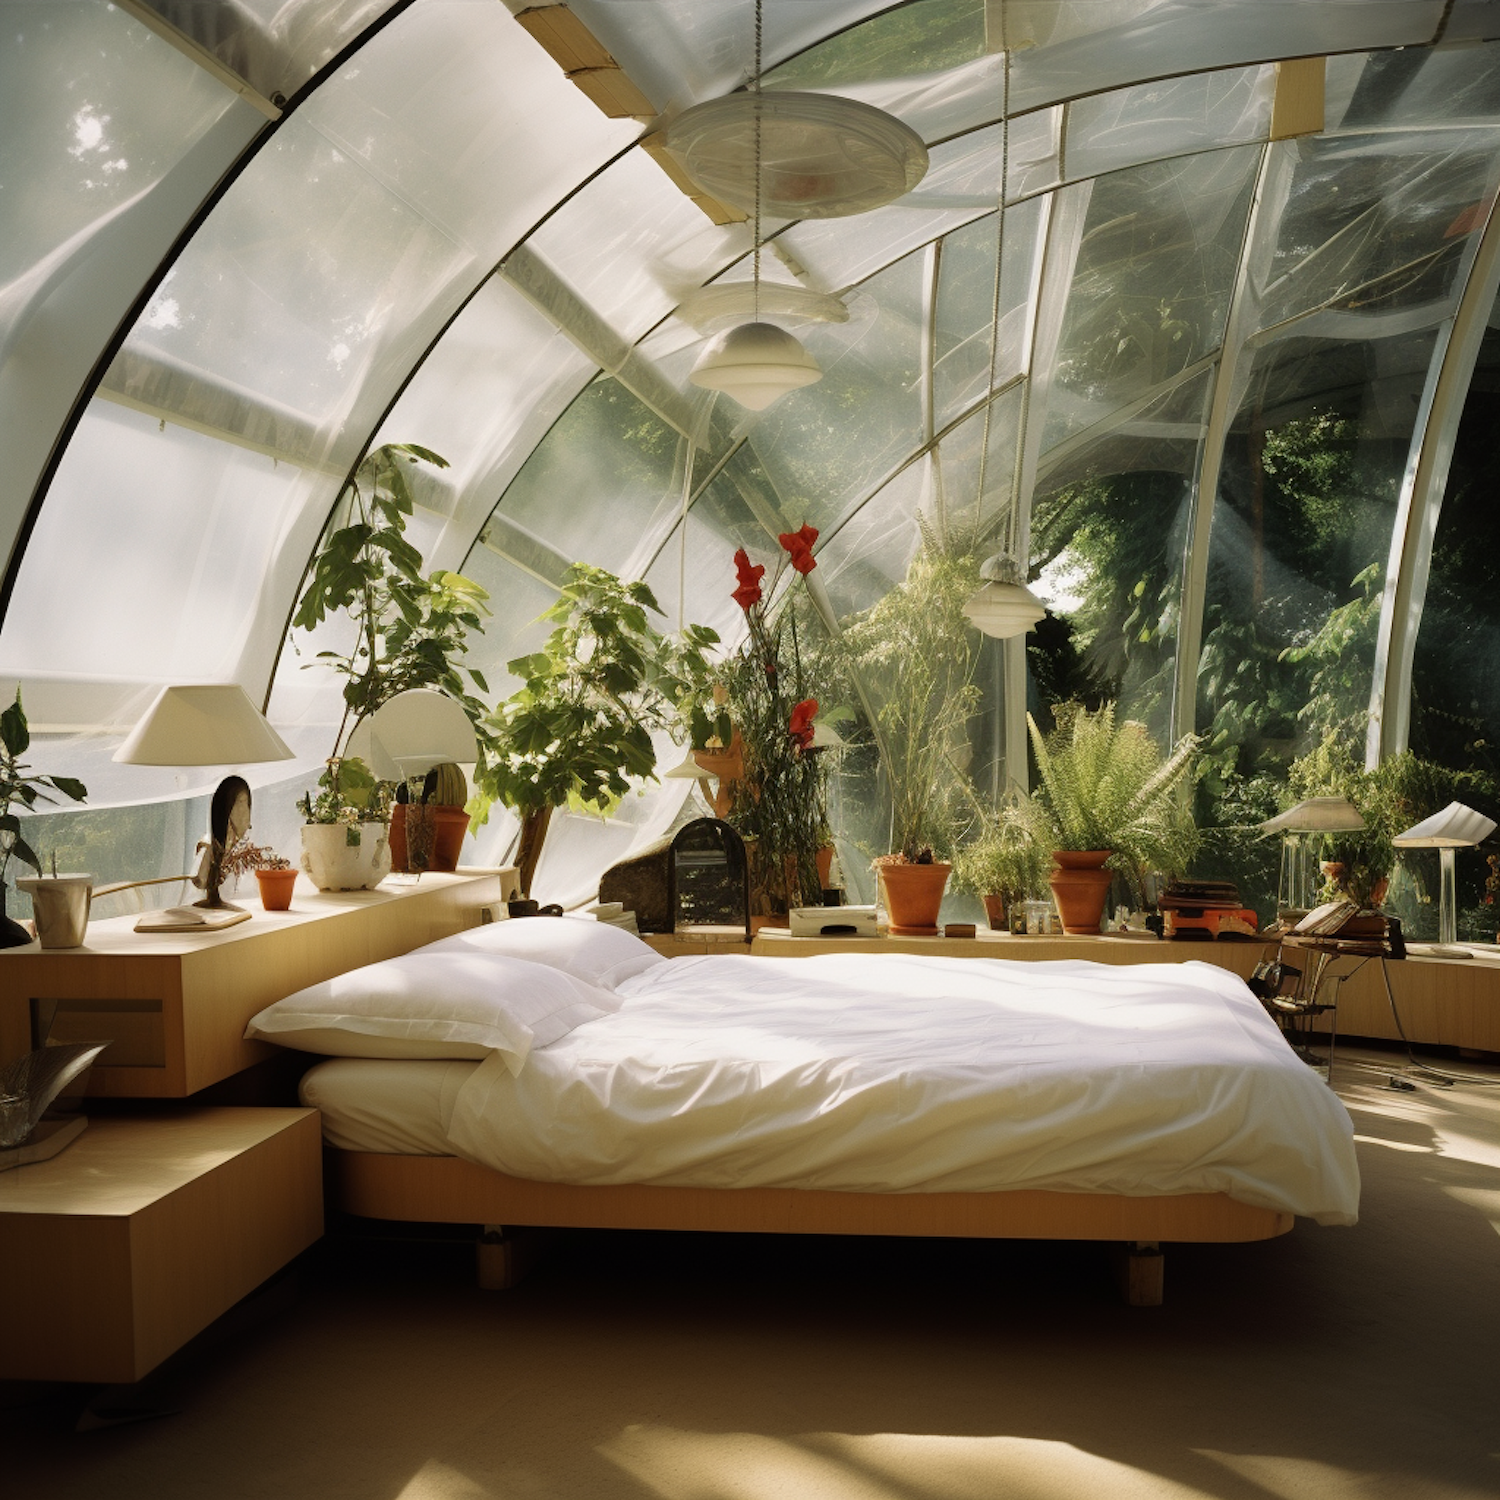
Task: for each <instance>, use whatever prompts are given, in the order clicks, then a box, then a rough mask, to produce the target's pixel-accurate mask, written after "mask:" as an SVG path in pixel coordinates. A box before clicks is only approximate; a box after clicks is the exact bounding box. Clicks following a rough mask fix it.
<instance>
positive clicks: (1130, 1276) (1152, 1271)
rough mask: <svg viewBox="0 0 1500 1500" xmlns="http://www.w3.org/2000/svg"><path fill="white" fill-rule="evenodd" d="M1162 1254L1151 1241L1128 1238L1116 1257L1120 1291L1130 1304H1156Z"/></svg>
mask: <svg viewBox="0 0 1500 1500" xmlns="http://www.w3.org/2000/svg"><path fill="white" fill-rule="evenodd" d="M1164 1265H1165V1257H1164V1256H1163V1255H1162V1253H1161V1246H1160V1245H1159V1244H1157V1243H1156V1241H1155V1240H1134V1241H1128V1242H1127V1243H1126V1244H1125V1245H1123V1246H1122V1247H1121V1253H1120V1254H1119V1255H1118V1258H1117V1260H1116V1270H1117V1272H1118V1276H1119V1283H1120V1293H1121V1295H1122V1296H1123V1297H1124V1298H1125V1301H1126V1303H1127V1304H1128V1305H1129V1306H1130V1307H1160V1306H1161V1302H1162V1282H1163V1268H1164Z"/></svg>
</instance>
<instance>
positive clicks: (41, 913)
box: [16, 875, 94, 948]
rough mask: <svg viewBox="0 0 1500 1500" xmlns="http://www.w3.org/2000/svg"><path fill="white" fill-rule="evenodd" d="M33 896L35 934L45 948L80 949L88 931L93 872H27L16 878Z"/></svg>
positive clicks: (19, 885)
mask: <svg viewBox="0 0 1500 1500" xmlns="http://www.w3.org/2000/svg"><path fill="white" fill-rule="evenodd" d="M16 886H17V888H18V889H20V890H23V891H25V892H26V894H27V895H28V896H30V897H31V910H32V915H33V916H34V917H35V918H36V935H37V937H38V938H39V939H40V940H41V944H42V947H44V948H81V947H82V946H83V940H84V938H85V936H86V935H87V933H88V926H89V907H90V905H91V904H92V898H93V892H94V877H93V876H92V875H28V876H26V877H24V878H23V879H21V880H18V881H16Z"/></svg>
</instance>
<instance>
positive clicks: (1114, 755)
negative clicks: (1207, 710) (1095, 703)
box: [1026, 703, 1198, 895]
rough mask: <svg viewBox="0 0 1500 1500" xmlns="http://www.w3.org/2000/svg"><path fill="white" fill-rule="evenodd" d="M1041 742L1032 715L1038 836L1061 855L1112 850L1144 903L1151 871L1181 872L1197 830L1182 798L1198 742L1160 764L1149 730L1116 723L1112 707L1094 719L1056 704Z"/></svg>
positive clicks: (1075, 707) (1186, 743)
mask: <svg viewBox="0 0 1500 1500" xmlns="http://www.w3.org/2000/svg"><path fill="white" fill-rule="evenodd" d="M1053 714H1054V718H1055V719H1056V724H1057V727H1056V728H1055V729H1054V730H1053V731H1052V733H1051V734H1046V735H1044V734H1043V733H1042V731H1041V730H1040V729H1039V728H1038V727H1037V723H1036V720H1035V719H1033V718H1032V717H1031V716H1030V715H1029V714H1028V715H1027V716H1026V722H1027V724H1028V726H1029V727H1030V730H1031V744H1032V749H1033V750H1034V752H1035V754H1036V762H1037V773H1038V775H1039V777H1040V778H1041V785H1040V786H1039V787H1038V789H1037V794H1036V796H1035V797H1033V798H1032V799H1031V801H1030V803H1029V804H1028V806H1029V808H1030V809H1031V816H1032V817H1033V819H1034V820H1035V824H1034V826H1035V831H1036V833H1037V835H1038V836H1039V837H1041V838H1043V839H1046V838H1050V839H1051V840H1052V845H1051V847H1052V848H1054V849H1061V850H1086V849H1109V850H1111V851H1113V852H1112V854H1111V857H1110V861H1109V863H1110V866H1111V868H1113V869H1116V870H1119V871H1120V872H1121V873H1122V874H1123V875H1125V876H1126V877H1127V878H1128V879H1129V880H1130V881H1131V883H1132V885H1133V886H1134V887H1135V890H1136V894H1137V895H1139V894H1140V891H1141V886H1142V884H1143V877H1144V875H1145V873H1146V872H1147V871H1148V870H1167V871H1175V870H1183V869H1186V868H1187V866H1188V865H1189V864H1191V863H1192V860H1193V857H1194V855H1195V854H1196V853H1197V849H1198V830H1197V829H1196V828H1195V827H1194V826H1193V821H1192V818H1191V816H1190V814H1189V813H1188V812H1187V810H1186V799H1185V798H1183V797H1182V796H1181V795H1180V793H1181V790H1182V789H1183V788H1184V787H1185V786H1186V785H1187V784H1188V781H1189V778H1190V777H1191V776H1192V772H1193V763H1194V759H1195V757H1196V755H1197V752H1198V738H1197V736H1196V735H1191V734H1188V735H1184V736H1183V737H1182V738H1181V739H1180V740H1179V741H1178V742H1177V744H1176V745H1175V746H1173V748H1172V752H1171V754H1170V755H1166V756H1163V754H1162V752H1161V747H1160V746H1159V745H1158V744H1157V743H1156V741H1155V740H1154V739H1153V738H1152V736H1151V733H1150V731H1149V730H1147V728H1146V726H1145V725H1144V724H1138V723H1136V722H1135V721H1134V720H1131V719H1125V720H1121V719H1117V718H1116V716H1115V708H1114V705H1113V704H1112V703H1106V704H1105V705H1104V707H1102V708H1101V709H1099V710H1098V712H1096V713H1090V712H1089V711H1088V710H1087V709H1086V708H1084V707H1083V705H1082V704H1078V703H1064V704H1059V705H1058V706H1057V708H1056V709H1054V710H1053Z"/></svg>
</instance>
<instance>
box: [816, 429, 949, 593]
mask: <svg viewBox="0 0 1500 1500" xmlns="http://www.w3.org/2000/svg"><path fill="white" fill-rule="evenodd" d="M934 485H935V481H934V477H933V473H932V462H931V459H930V458H922V459H919V460H918V461H917V462H916V463H914V464H911V465H909V466H908V467H907V468H905V469H903V470H902V471H901V472H900V473H899V474H898V475H896V477H895V478H894V479H892V480H891V481H890V483H889V484H887V485H885V486H884V487H883V488H881V489H880V490H878V491H877V492H876V493H875V494H874V495H872V496H871V497H870V499H869V500H868V502H867V503H866V504H864V505H862V506H861V507H860V508H859V509H858V510H857V511H855V512H854V513H853V514H852V515H851V516H849V517H848V519H847V520H845V522H844V523H843V525H842V526H840V527H839V528H838V530H837V531H836V532H834V533H833V535H832V536H830V537H829V538H828V539H827V540H826V541H825V542H824V543H823V544H822V545H821V547H820V549H819V552H818V576H819V578H820V579H821V581H822V583H823V586H824V588H826V589H827V591H828V597H829V600H830V602H831V603H832V605H833V611H834V614H835V616H836V617H837V618H838V619H840V620H842V619H843V618H844V617H845V616H847V615H851V614H854V613H856V612H857V611H859V610H862V609H868V608H869V607H870V606H871V605H872V604H875V603H878V602H879V601H880V600H881V599H883V598H884V597H885V596H886V595H887V594H888V593H889V592H890V591H891V590H892V589H893V588H894V587H895V586H896V585H897V584H898V583H900V581H901V580H902V579H903V578H904V577H905V576H906V569H907V567H908V565H909V564H910V562H911V560H912V558H913V557H915V556H916V554H917V549H918V548H919V547H920V546H921V543H922V534H921V530H920V528H919V527H918V525H917V516H918V514H919V513H921V512H927V513H930V511H931V509H932V507H933V505H934Z"/></svg>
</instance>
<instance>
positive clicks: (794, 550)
mask: <svg viewBox="0 0 1500 1500" xmlns="http://www.w3.org/2000/svg"><path fill="white" fill-rule="evenodd" d="M817 539H818V528H817V527H816V526H807V525H803V527H802V528H801V530H799V531H783V532H782V533H781V535H780V536H779V537H777V538H776V540H777V541H778V542H780V543H781V545H782V546H783V547H785V548H786V550H787V551H788V552H789V553H790V554H791V558H792V566H793V567H794V568H795V569H796V570H797V571H798V572H799V573H811V572H812V570H813V569H814V568H815V567H817V565H818V563H817V559H816V558H815V557H814V556H813V555H812V546H813V543H814V542H815V541H817Z"/></svg>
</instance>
